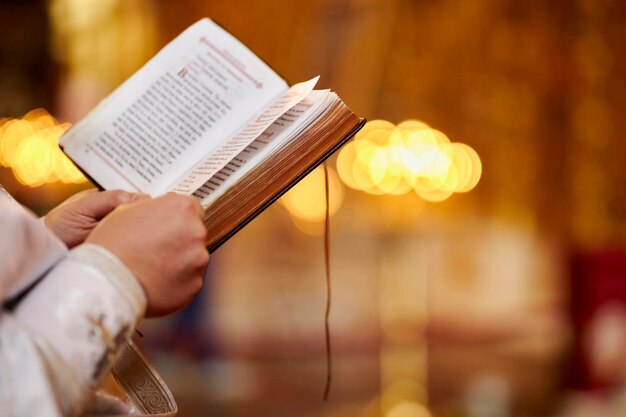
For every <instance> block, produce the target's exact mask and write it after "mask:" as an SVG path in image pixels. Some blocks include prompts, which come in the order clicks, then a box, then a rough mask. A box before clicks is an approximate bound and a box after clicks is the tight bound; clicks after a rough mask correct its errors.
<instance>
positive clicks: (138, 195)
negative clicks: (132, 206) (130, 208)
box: [131, 193, 152, 203]
mask: <svg viewBox="0 0 626 417" xmlns="http://www.w3.org/2000/svg"><path fill="white" fill-rule="evenodd" d="M151 198H152V197H150V194H144V193H134V194H133V196H132V197H131V202H132V203H137V202H139V201H145V200H150V199H151Z"/></svg>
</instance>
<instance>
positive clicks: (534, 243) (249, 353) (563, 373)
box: [0, 0, 626, 417]
mask: <svg viewBox="0 0 626 417" xmlns="http://www.w3.org/2000/svg"><path fill="white" fill-rule="evenodd" d="M202 17H210V18H212V19H213V20H215V21H216V22H217V23H219V24H220V25H221V26H222V27H224V28H225V29H226V30H228V31H229V32H230V33H232V34H233V35H234V36H236V37H237V38H238V39H240V40H241V41H242V42H243V43H245V44H246V45H247V46H248V47H249V48H250V49H251V50H252V51H254V52H255V53H256V54H257V55H259V56H260V57H261V58H262V59H263V60H264V61H265V62H267V63H268V64H269V65H270V66H271V67H272V68H273V69H274V70H275V71H277V72H278V73H279V74H281V76H283V77H284V78H285V79H286V80H287V81H289V82H290V83H295V82H298V81H302V80H306V79H309V78H311V77H313V76H315V75H320V76H321V79H320V83H321V86H322V87H324V88H332V89H333V90H335V91H337V92H338V94H339V95H340V96H341V97H342V99H343V100H344V101H345V102H346V103H347V104H348V105H349V106H350V107H351V108H352V110H353V111H354V112H356V113H357V114H359V115H360V116H362V117H365V118H367V119H368V120H370V121H387V122H389V123H391V124H393V125H398V124H400V123H401V122H403V121H407V120H419V121H421V122H423V123H426V124H428V125H429V126H431V127H433V128H435V129H437V130H439V131H441V132H443V133H444V134H445V135H446V136H447V137H448V138H449V139H450V141H451V142H454V143H463V144H466V145H467V147H471V149H473V151H474V153H475V154H476V155H478V157H479V158H480V168H481V172H482V173H481V174H480V175H479V176H478V175H475V182H476V184H474V186H473V188H472V189H471V190H467V192H457V193H452V192H450V193H448V194H446V195H444V196H442V197H441V198H428V196H425V195H421V194H420V193H418V192H417V191H415V190H413V189H408V188H407V189H406V190H404V191H403V192H395V191H394V190H392V189H384V188H383V187H378V188H377V187H376V184H375V183H376V181H374V183H370V184H369V185H367V184H366V185H363V186H362V187H360V188H359V187H355V186H354V184H353V183H351V181H350V180H349V179H347V178H346V177H345V175H343V174H342V167H341V160H340V158H341V156H340V155H341V154H340V155H339V156H338V155H335V156H334V157H333V158H332V159H331V160H330V162H329V166H330V167H331V173H332V175H333V177H332V178H331V179H332V180H333V181H331V183H332V184H334V185H333V192H332V198H333V199H334V202H332V206H333V215H332V218H331V239H330V241H331V262H332V289H333V299H332V314H331V317H330V326H331V340H332V346H333V351H332V360H333V375H332V378H333V384H332V387H331V391H330V398H329V400H328V401H327V402H324V401H322V393H323V389H324V382H325V378H326V356H325V344H324V308H325V303H326V298H325V297H326V287H325V275H324V251H323V237H322V235H321V231H322V230H323V227H322V222H323V216H318V215H317V214H318V212H319V210H320V208H319V202H320V201H322V200H323V197H324V194H323V178H322V177H321V176H320V175H317V174H315V173H314V174H315V175H316V176H314V175H313V174H312V176H311V178H310V179H307V180H306V181H305V182H303V183H302V184H301V185H299V186H297V187H296V188H294V190H292V191H291V192H290V193H292V194H291V195H290V194H289V193H288V194H287V195H286V196H285V197H283V199H282V200H280V201H279V202H278V203H276V204H274V205H273V206H272V207H270V208H269V209H268V210H267V211H265V212H264V213H263V214H262V215H260V216H259V217H258V218H257V219H255V220H254V221H253V222H252V223H250V224H249V225H248V226H246V227H245V228H244V229H243V230H242V231H241V232H240V233H238V234H237V235H236V236H235V237H234V238H232V239H231V240H230V241H228V242H227V243H226V244H225V245H224V246H223V247H221V248H220V249H218V250H217V251H216V252H215V253H214V254H212V260H211V264H210V266H209V270H208V271H207V281H206V284H205V288H204V289H203V292H202V293H201V294H200V295H199V296H198V298H197V299H196V300H195V301H194V302H193V304H192V305H191V306H190V307H189V308H188V309H186V310H185V311H183V312H181V313H179V314H177V315H174V316H171V317H169V318H168V319H166V320H161V321H151V320H147V321H145V322H144V323H143V324H142V325H141V326H140V329H141V332H142V333H143V334H144V337H143V338H138V340H137V343H138V344H140V345H141V346H142V348H143V350H144V351H145V352H146V355H147V356H148V357H149V358H150V359H151V360H152V361H153V363H154V364H155V367H156V368H157V369H158V371H159V372H160V373H161V375H162V376H163V377H164V379H165V380H166V382H167V383H168V385H169V386H170V388H171V389H172V391H173V392H174V395H175V396H176V398H177V401H178V404H179V407H180V413H179V415H180V416H181V417H192V416H222V417H239V416H255V417H262V416H263V417H264V416H268V417H269V416H272V417H288V416H289V417H291V416H301V417H318V416H319V417H383V416H384V417H429V416H437V417H438V416H441V417H448V416H449V417H457V416H467V417H513V416H520V417H522V416H523V417H526V416H528V417H540V416H559V417H575V416H605V417H611V416H623V415H626V140H624V139H625V138H624V132H625V131H626V118H625V117H624V115H625V114H626V50H625V47H624V40H625V39H626V3H625V2H622V1H618V0H557V1H549V2H546V1H540V0H530V1H520V0H467V1H452V0H431V1H427V0H308V1H291V0H228V1H227V0H205V1H202V0H176V1H175V0H97V1H87V0H49V1H43V0H40V1H37V0H29V1H19V0H0V19H1V23H2V24H1V25H0V183H2V184H3V185H4V186H5V188H6V189H7V190H8V191H9V192H10V193H11V194H13V195H14V196H15V197H16V198H17V199H18V200H19V201H20V202H21V203H22V204H24V205H26V206H28V207H30V208H31V209H32V210H34V211H35V212H36V213H38V214H40V215H43V214H45V213H46V212H47V210H49V209H50V208H51V207H53V206H55V205H56V204H58V203H59V202H61V201H63V200H64V199H65V198H67V197H68V196H70V195H72V194H74V193H76V192H77V191H79V190H83V189H86V188H89V187H92V185H90V184H89V183H88V182H87V181H86V179H85V178H84V177H82V176H81V175H80V174H79V173H78V174H77V173H76V172H74V171H72V169H73V167H71V164H69V162H68V161H64V160H63V159H62V158H64V157H63V156H62V155H61V154H60V152H59V151H58V149H56V145H55V143H56V142H55V141H56V140H57V139H58V136H59V135H60V134H61V133H62V131H63V130H64V129H66V128H67V127H68V126H70V125H71V124H72V123H75V122H76V121H78V120H80V118H81V117H83V116H84V115H85V114H86V113H87V112H88V111H89V110H90V109H91V108H93V107H94V106H95V105H96V104H97V103H98V102H99V100H101V99H102V98H103V97H105V96H106V95H107V94H108V93H109V92H111V91H112V90H113V89H115V88H116V87H117V86H118V85H119V84H120V83H122V82H123V81H124V80H125V79H126V78H127V77H129V76H130V75H131V74H132V73H133V72H135V71H136V70H137V69H138V68H140V67H141V65H142V64H144V63H145V62H146V61H147V60H148V59H149V58H150V57H152V56H153V55H154V54H155V53H156V52H157V51H158V50H159V49H160V48H161V47H162V46H163V45H165V44H166V43H167V42H168V41H170V40H171V39H173V38H174V37H175V36H176V35H177V34H178V33H180V32H181V31H182V30H184V29H185V28H186V27H187V26H189V25H191V24H192V23H193V22H195V21H197V20H199V19H200V18H202ZM17 121H22V122H23V123H22V124H23V126H22V124H19V123H17ZM29 123H30V124H29ZM19 126H22V127H20V129H22V128H23V129H25V130H19V129H18V127H19ZM41 126H45V127H46V129H47V130H46V132H47V133H46V135H48V136H45V135H44V134H43V133H42V134H41V135H40V136H38V137H37V138H38V139H37V140H39V141H40V142H37V143H40V145H37V144H34V145H32V146H30V147H28V146H27V145H20V143H22V142H20V141H23V143H27V142H26V139H28V138H27V136H28V135H31V133H28V134H27V133H24V132H33V131H36V129H37V128H38V127H41ZM51 126H52V127H54V129H51V128H50V127H51ZM29 129H31V130H29ZM33 129H35V130H33ZM20 132H22V133H20ZM55 135H56V136H55ZM20 146H21V147H20ZM12 147H14V148H15V149H13V148H12ZM57 153H58V154H57ZM16 155H17V156H16ZM18 156H19V158H18ZM20 158H21V159H20ZM54 158H57V159H58V158H61V159H58V161H57V160H56V159H54ZM54 164H58V167H56V168H51V167H55V166H56V165H54ZM46 167H48V168H46ZM44 168H46V169H48V171H44ZM298 187H300V188H298ZM297 193H300V194H297ZM429 195H431V194H429ZM306 196H313V197H310V198H308V199H307V197H306ZM307 204H308V206H307ZM316 210H317V211H316ZM2 238H3V239H4V238H7V237H5V236H3V237H2Z"/></svg>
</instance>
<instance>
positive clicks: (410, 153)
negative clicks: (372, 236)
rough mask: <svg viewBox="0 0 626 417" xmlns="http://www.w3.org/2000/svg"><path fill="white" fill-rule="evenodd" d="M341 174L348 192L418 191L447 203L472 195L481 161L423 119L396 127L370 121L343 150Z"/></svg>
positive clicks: (399, 192) (397, 193)
mask: <svg viewBox="0 0 626 417" xmlns="http://www.w3.org/2000/svg"><path fill="white" fill-rule="evenodd" d="M337 172H338V173H339V177H340V178H341V180H342V181H343V183H344V184H346V185H347V186H348V187H350V188H353V189H355V190H360V191H365V192H367V193H369V194H375V195H382V194H385V195H401V194H406V193H408V192H410V191H414V192H415V193H417V195H419V196H420V197H421V198H422V199H424V200H426V201H431V202H438V201H443V200H445V199H447V198H448V197H450V196H451V195H452V194H454V193H464V192H468V191H470V190H472V189H473V188H474V187H476V185H477V184H478V181H479V180H480V176H481V174H482V165H481V162H480V158H479V157H478V154H477V153H476V151H475V150H474V149H472V148H471V147H470V146H468V145H466V144H463V143H451V142H450V139H448V137H447V136H446V135H445V134H443V133H442V132H440V131H438V130H435V129H433V128H431V127H429V126H428V125H427V124H426V123H424V122H422V121H419V120H405V121H403V122H402V123H399V124H398V125H397V126H395V125H394V124H393V123H390V122H388V121H386V120H372V121H371V122H368V123H367V124H366V125H365V126H364V127H363V129H362V130H361V131H360V132H359V133H358V134H357V135H356V136H355V138H354V140H353V141H351V142H350V143H348V144H347V145H346V146H344V147H343V149H342V150H341V151H340V153H339V156H338V157H337Z"/></svg>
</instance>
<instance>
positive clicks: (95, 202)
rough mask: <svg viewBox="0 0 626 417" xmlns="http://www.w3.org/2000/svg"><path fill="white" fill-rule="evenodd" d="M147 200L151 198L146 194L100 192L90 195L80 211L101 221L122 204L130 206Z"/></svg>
mask: <svg viewBox="0 0 626 417" xmlns="http://www.w3.org/2000/svg"><path fill="white" fill-rule="evenodd" d="M146 198H150V197H149V196H148V195H146V194H141V193H130V192H128V191H123V190H111V191H100V192H97V193H91V194H89V197H87V198H85V199H84V200H83V201H82V204H81V207H80V211H81V213H82V214H84V215H86V216H89V217H91V218H94V219H101V218H103V217H104V216H106V215H107V214H109V213H110V212H112V211H113V210H114V209H115V208H116V207H118V206H120V205H122V204H130V203H133V202H136V201H140V200H143V199H146Z"/></svg>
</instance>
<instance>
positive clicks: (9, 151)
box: [0, 109, 87, 187]
mask: <svg viewBox="0 0 626 417" xmlns="http://www.w3.org/2000/svg"><path fill="white" fill-rule="evenodd" d="M69 127H70V124H69V123H59V122H58V121H57V120H56V119H55V118H54V117H52V116H51V115H50V114H48V112H47V111H46V110H44V109H36V110H33V111H31V112H28V113H27V114H25V115H24V117H22V118H21V119H0V165H2V166H5V167H7V168H11V169H12V171H13V175H15V177H16V178H17V180H18V181H19V182H20V183H21V184H23V185H26V186H29V187H38V186H40V185H43V184H46V183H54V182H62V183H65V184H79V183H82V182H85V181H87V179H86V178H85V176H84V175H83V174H82V173H81V172H80V171H79V170H78V169H77V168H76V167H75V166H74V165H73V164H72V162H71V161H70V160H69V159H68V158H67V156H65V154H64V153H63V152H62V151H61V149H60V148H59V146H58V143H59V137H60V136H61V135H62V134H63V132H65V131H66V130H67V129H68V128H69Z"/></svg>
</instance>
